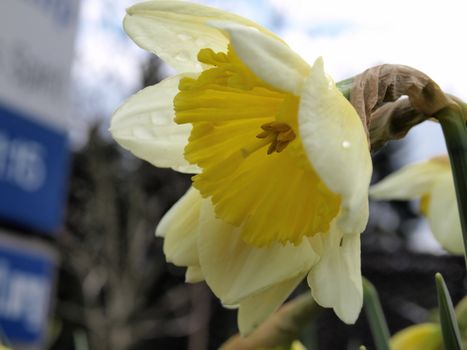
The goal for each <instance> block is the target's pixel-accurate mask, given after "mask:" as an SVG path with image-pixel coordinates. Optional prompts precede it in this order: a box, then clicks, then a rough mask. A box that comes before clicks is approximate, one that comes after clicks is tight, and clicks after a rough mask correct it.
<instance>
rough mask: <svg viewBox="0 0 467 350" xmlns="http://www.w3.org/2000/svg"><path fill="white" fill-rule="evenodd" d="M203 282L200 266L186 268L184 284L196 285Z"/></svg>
mask: <svg viewBox="0 0 467 350" xmlns="http://www.w3.org/2000/svg"><path fill="white" fill-rule="evenodd" d="M202 281H204V275H203V271H202V270H201V267H200V266H188V268H187V269H186V273H185V282H187V283H198V282H202Z"/></svg>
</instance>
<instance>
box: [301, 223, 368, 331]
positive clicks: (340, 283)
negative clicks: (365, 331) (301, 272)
mask: <svg viewBox="0 0 467 350" xmlns="http://www.w3.org/2000/svg"><path fill="white" fill-rule="evenodd" d="M336 227H337V226H336V225H335V224H334V225H332V228H331V230H330V231H329V232H328V233H326V234H321V235H320V236H321V237H319V236H316V237H313V238H312V239H311V241H312V242H313V240H322V244H323V246H324V249H323V251H322V253H321V260H320V261H319V263H318V264H317V265H316V266H314V267H313V269H312V270H311V271H310V273H309V274H308V284H309V286H310V288H311V292H312V294H313V297H314V298H315V300H316V302H317V303H318V304H320V305H321V306H323V307H330V308H333V309H334V312H335V313H336V315H337V316H338V317H339V318H340V319H341V320H342V321H344V322H345V323H348V324H351V323H354V322H355V321H356V320H357V318H358V315H359V314H360V310H361V308H362V303H363V290H362V276H361V272H360V235H359V234H353V235H352V234H343V233H340V232H339V231H338V230H336ZM312 244H313V243H312Z"/></svg>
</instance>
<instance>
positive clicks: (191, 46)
mask: <svg viewBox="0 0 467 350" xmlns="http://www.w3.org/2000/svg"><path fill="white" fill-rule="evenodd" d="M209 20H225V21H231V22H234V23H238V24H242V25H246V26H250V27H255V28H258V29H259V30H261V31H263V32H264V33H268V35H271V36H273V34H271V33H270V32H269V31H268V30H266V29H265V28H263V27H261V26H260V25H258V24H256V23H255V22H253V21H250V20H248V19H245V18H242V17H240V16H237V15H235V14H233V13H229V12H226V11H222V10H219V9H215V8H211V7H207V6H203V5H199V4H195V3H191V2H183V1H176V0H169V1H147V2H142V3H139V4H136V5H134V6H132V7H130V8H129V9H128V10H127V15H126V17H125V19H124V28H125V31H126V32H127V33H128V35H129V36H130V37H131V38H132V39H133V40H134V41H135V42H136V43H137V44H138V45H139V46H140V47H142V48H143V49H145V50H148V51H151V52H153V53H154V54H156V55H158V56H159V57H161V58H162V59H163V60H164V61H165V62H167V63H168V64H169V65H171V66H172V67H173V68H175V69H176V70H177V71H179V72H199V71H201V68H202V67H201V65H200V63H199V62H198V60H197V55H198V52H199V50H201V49H202V48H211V49H213V50H214V51H226V49H227V43H228V40H227V38H226V37H225V36H224V35H223V34H222V33H221V32H220V31H219V30H218V29H216V28H213V27H210V26H208V25H207V24H206V23H207V22H208V21H209Z"/></svg>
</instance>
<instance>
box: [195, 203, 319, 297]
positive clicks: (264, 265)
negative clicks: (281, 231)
mask: <svg viewBox="0 0 467 350" xmlns="http://www.w3.org/2000/svg"><path fill="white" fill-rule="evenodd" d="M204 203H205V204H204V205H203V208H202V211H201V221H200V230H199V238H198V254H199V261H200V265H201V268H202V270H203V274H204V278H205V279H206V282H207V284H208V285H209V287H210V288H211V289H212V291H213V292H214V294H216V295H217V296H218V297H219V298H220V299H221V300H222V302H223V303H224V304H226V305H235V304H238V302H239V301H240V300H242V299H244V298H246V297H248V296H251V295H253V294H256V293H259V292H262V291H264V290H266V289H268V288H270V287H271V286H273V285H275V284H278V283H281V282H283V281H285V280H289V279H291V278H294V277H297V276H299V275H301V274H302V273H305V272H307V271H309V270H310V268H311V267H312V266H313V264H314V263H315V262H316V261H317V259H318V258H317V255H316V254H315V252H314V251H313V249H312V248H311V245H310V243H309V241H308V240H303V242H302V243H301V244H300V245H298V246H294V245H292V244H287V245H285V246H283V245H281V244H279V243H272V244H271V245H270V246H268V247H264V248H257V247H253V246H250V245H247V244H245V243H244V242H243V241H242V240H241V238H240V234H239V232H238V229H237V228H236V227H234V226H231V225H229V224H227V223H225V222H224V221H222V220H219V219H216V218H215V217H214V211H213V208H212V206H211V204H210V202H208V201H205V202H204Z"/></svg>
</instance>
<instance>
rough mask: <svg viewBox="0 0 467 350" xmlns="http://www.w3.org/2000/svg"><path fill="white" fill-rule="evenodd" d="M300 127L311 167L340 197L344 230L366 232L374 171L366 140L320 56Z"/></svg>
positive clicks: (304, 97)
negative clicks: (369, 192) (327, 73)
mask: <svg viewBox="0 0 467 350" xmlns="http://www.w3.org/2000/svg"><path fill="white" fill-rule="evenodd" d="M298 125H299V132H300V136H301V139H302V142H303V145H304V148H305V151H306V154H307V156H308V158H309V160H310V161H311V163H312V164H313V167H314V168H315V170H316V171H317V172H318V174H319V175H320V177H321V179H322V180H323V181H324V182H325V183H326V185H327V186H328V187H329V189H330V190H331V191H333V192H334V193H336V194H339V195H341V196H342V215H341V218H340V226H341V229H342V230H343V231H344V232H345V233H355V232H362V231H363V230H364V228H365V226H366V223H367V219H368V187H369V184H370V178H371V172H372V163H371V156H370V152H369V148H368V147H369V146H368V141H367V137H366V134H365V131H364V129H363V125H362V122H361V120H360V118H359V116H358V114H357V112H356V111H355V109H354V108H353V107H352V105H351V104H350V102H349V101H347V100H346V98H345V97H344V96H343V95H342V94H341V93H340V92H339V90H338V89H337V87H336V86H335V84H334V82H333V81H332V80H331V79H330V78H328V77H327V76H326V74H325V73H324V68H323V61H322V59H321V58H319V59H317V60H316V62H315V63H314V65H313V67H312V69H311V72H310V74H309V76H308V77H307V79H306V81H305V87H304V90H303V93H302V97H301V100H300V107H299V114H298Z"/></svg>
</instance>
